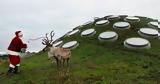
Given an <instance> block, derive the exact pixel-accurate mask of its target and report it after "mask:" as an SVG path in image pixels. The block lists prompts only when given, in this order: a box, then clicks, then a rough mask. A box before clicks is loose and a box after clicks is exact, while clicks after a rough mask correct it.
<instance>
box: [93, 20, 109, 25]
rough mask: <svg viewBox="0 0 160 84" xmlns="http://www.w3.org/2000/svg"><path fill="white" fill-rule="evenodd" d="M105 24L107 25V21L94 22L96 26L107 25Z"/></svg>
mask: <svg viewBox="0 0 160 84" xmlns="http://www.w3.org/2000/svg"><path fill="white" fill-rule="evenodd" d="M107 24H109V21H108V20H101V21H98V22H96V25H107Z"/></svg>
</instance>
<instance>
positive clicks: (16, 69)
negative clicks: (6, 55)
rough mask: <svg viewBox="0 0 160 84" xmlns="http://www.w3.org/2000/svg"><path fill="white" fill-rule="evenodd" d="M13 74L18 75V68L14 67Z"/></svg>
mask: <svg viewBox="0 0 160 84" xmlns="http://www.w3.org/2000/svg"><path fill="white" fill-rule="evenodd" d="M14 73H15V74H18V73H19V71H18V66H16V67H15V68H14Z"/></svg>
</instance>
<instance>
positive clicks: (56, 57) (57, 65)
mask: <svg viewBox="0 0 160 84" xmlns="http://www.w3.org/2000/svg"><path fill="white" fill-rule="evenodd" d="M54 58H55V59H56V63H57V68H58V66H59V61H58V58H57V57H55V56H54Z"/></svg>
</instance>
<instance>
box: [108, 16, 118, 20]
mask: <svg viewBox="0 0 160 84" xmlns="http://www.w3.org/2000/svg"><path fill="white" fill-rule="evenodd" d="M115 19H120V17H119V15H111V16H109V17H108V20H115Z"/></svg>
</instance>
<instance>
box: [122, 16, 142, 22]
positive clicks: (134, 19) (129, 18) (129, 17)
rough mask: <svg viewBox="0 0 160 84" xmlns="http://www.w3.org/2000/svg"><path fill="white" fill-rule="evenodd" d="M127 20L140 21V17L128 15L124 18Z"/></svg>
mask: <svg viewBox="0 0 160 84" xmlns="http://www.w3.org/2000/svg"><path fill="white" fill-rule="evenodd" d="M124 20H125V21H128V22H139V21H140V18H138V17H133V16H128V17H126V18H125V19H124Z"/></svg>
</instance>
